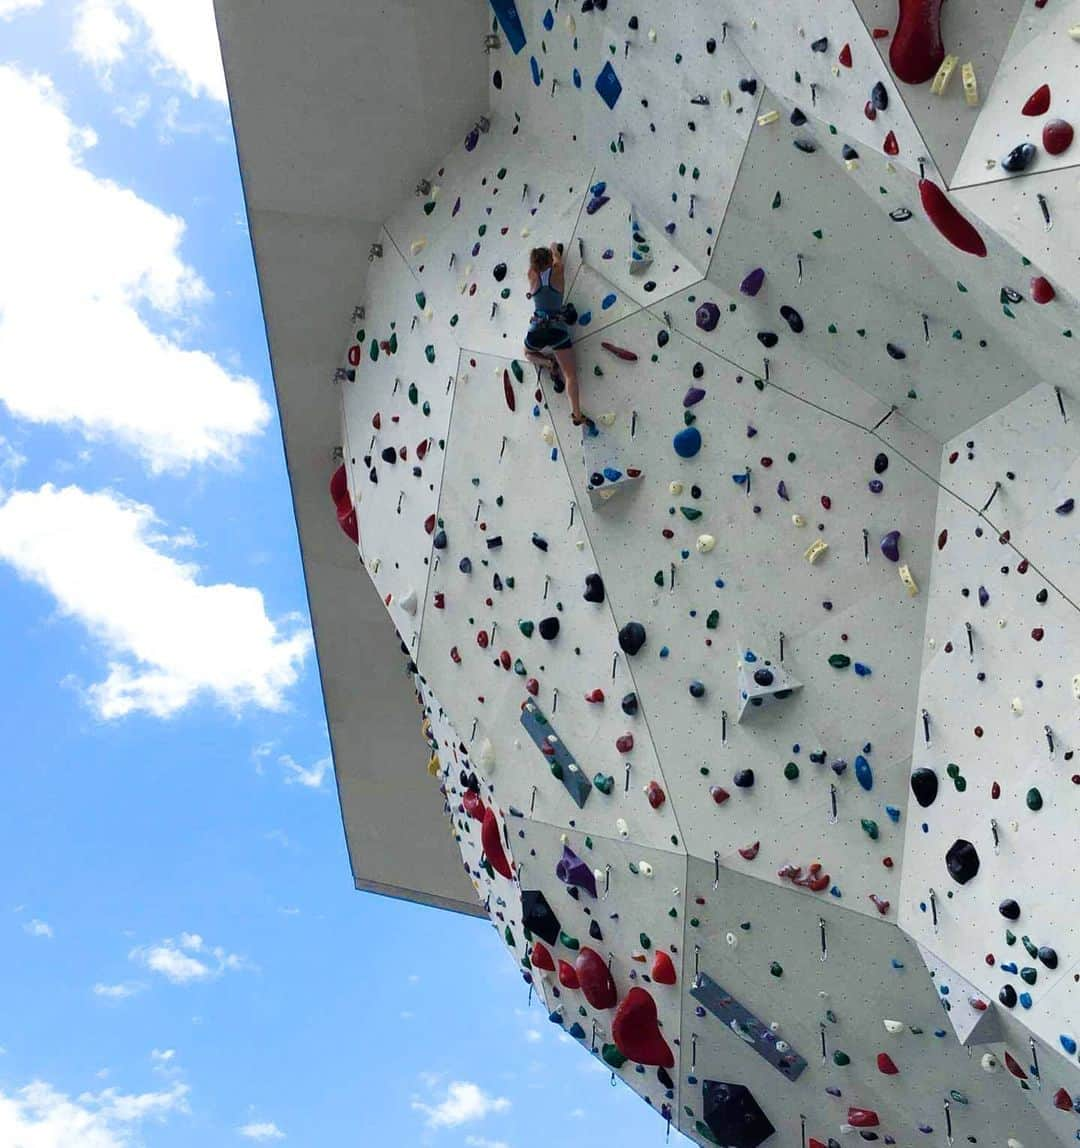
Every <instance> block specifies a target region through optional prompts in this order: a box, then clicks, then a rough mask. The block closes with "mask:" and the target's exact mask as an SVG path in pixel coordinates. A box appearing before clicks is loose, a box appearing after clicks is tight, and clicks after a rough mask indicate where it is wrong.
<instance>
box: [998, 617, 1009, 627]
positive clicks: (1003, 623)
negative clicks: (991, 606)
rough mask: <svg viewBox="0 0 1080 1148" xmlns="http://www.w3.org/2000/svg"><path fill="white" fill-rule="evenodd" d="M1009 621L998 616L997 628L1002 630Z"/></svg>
mask: <svg viewBox="0 0 1080 1148" xmlns="http://www.w3.org/2000/svg"><path fill="white" fill-rule="evenodd" d="M1008 624H1009V623H1008V622H1007V621H1006V620H1005V619H1004V618H998V629H999V630H1004V629H1005V627H1006V626H1007V625H1008Z"/></svg>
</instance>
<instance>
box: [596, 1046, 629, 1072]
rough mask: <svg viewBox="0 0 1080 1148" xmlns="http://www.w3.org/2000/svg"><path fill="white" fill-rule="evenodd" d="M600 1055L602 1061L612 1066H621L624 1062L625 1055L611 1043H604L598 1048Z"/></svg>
mask: <svg viewBox="0 0 1080 1148" xmlns="http://www.w3.org/2000/svg"><path fill="white" fill-rule="evenodd" d="M600 1056H601V1057H602V1058H603V1061H604V1063H605V1064H610V1065H611V1067H612V1068H622V1066H623V1065H624V1064H625V1063H626V1057H625V1056H623V1054H622V1053H621V1052H620V1051H619V1050H618V1049H617V1048H616V1047H615V1045H613V1044H605V1045H604V1046H603V1048H601V1049H600Z"/></svg>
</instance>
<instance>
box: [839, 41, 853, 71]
mask: <svg viewBox="0 0 1080 1148" xmlns="http://www.w3.org/2000/svg"><path fill="white" fill-rule="evenodd" d="M838 59H839V60H840V63H841V64H842V65H843V66H844V67H845V68H850V67H851V45H850V44H845V45H844V46H843V47H842V48H841V49H840V55H839V57H838Z"/></svg>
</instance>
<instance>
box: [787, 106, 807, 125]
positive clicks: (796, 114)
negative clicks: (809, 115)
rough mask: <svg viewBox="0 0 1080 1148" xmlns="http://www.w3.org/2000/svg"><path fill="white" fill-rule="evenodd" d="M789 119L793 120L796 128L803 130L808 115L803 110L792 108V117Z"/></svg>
mask: <svg viewBox="0 0 1080 1148" xmlns="http://www.w3.org/2000/svg"><path fill="white" fill-rule="evenodd" d="M788 119H789V120H791V122H792V124H793V125H794V126H795V127H797V128H801V127H802V126H803V124H805V123H806V113H805V112H804V111H803V110H802V108H792V109H791V115H790V116H789V117H788Z"/></svg>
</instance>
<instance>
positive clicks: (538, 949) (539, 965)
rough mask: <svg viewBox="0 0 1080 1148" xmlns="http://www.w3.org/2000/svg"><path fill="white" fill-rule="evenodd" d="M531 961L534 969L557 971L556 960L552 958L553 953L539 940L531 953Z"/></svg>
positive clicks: (547, 971)
mask: <svg viewBox="0 0 1080 1148" xmlns="http://www.w3.org/2000/svg"><path fill="white" fill-rule="evenodd" d="M529 962H530V964H531V965H532V967H533V968H534V969H543V970H544V972H546V973H553V972H554V971H555V962H554V961H553V960H552V958H551V954H550V953H549V952H548V951H547V949H546V948H545V947H544V946H543V945H542V944H541V943H540V942H539V941H536V942H535V943H534V944H533V947H532V952H531V953H530V954H529Z"/></svg>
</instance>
